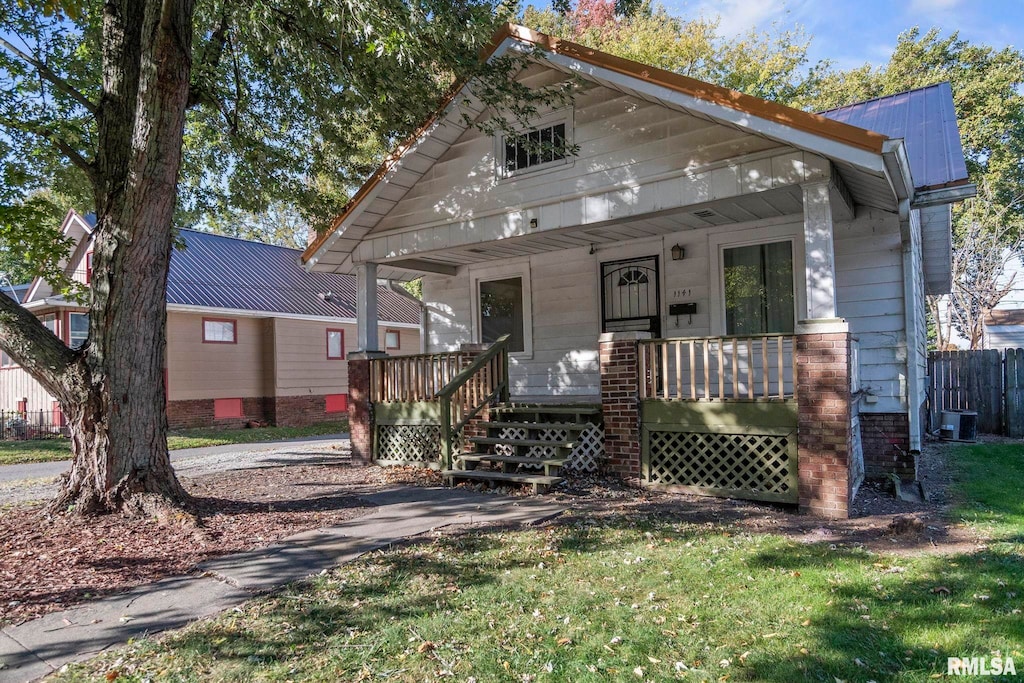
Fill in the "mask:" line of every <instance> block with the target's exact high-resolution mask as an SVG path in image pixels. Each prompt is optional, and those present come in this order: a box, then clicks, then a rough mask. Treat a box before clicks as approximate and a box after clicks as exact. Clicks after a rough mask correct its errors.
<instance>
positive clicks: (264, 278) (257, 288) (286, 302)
mask: <svg viewBox="0 0 1024 683" xmlns="http://www.w3.org/2000/svg"><path fill="white" fill-rule="evenodd" d="M179 234H180V236H181V239H182V241H183V242H184V244H185V248H184V249H178V248H175V249H174V251H173V252H172V253H171V268H170V272H169V273H168V278H167V303H168V304H179V305H183V306H201V307H208V308H226V309H233V310H242V311H261V312H270V313H283V314H290V315H314V316H326V317H332V318H355V317H356V309H355V302H356V278H355V276H352V275H338V274H334V273H308V272H306V271H305V270H303V269H302V268H301V267H300V266H299V265H298V263H299V255H300V254H301V252H300V251H299V250H297V249H288V248H286V247H278V246H274V245H271V244H264V243H262V242H253V241H250V240H243V239H238V238H234V237H225V236H224V235H215V234H213V233H208V232H200V231H197V230H181V231H180V233H179ZM327 292H331V293H333V294H335V296H334V297H331V301H325V300H324V299H323V298H321V297H320V296H319V295H320V294H325V293H327ZM377 302H378V315H379V318H380V320H381V321H383V322H396V323H407V324H418V323H419V309H418V307H417V306H416V305H415V304H414V303H412V302H411V301H408V300H407V299H405V298H404V297H401V296H399V295H398V294H395V293H394V292H392V291H390V290H388V289H386V288H383V287H378V289H377Z"/></svg>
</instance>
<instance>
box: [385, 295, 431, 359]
mask: <svg viewBox="0 0 1024 683" xmlns="http://www.w3.org/2000/svg"><path fill="white" fill-rule="evenodd" d="M388 289H390V290H391V291H392V292H394V293H395V294H397V295H399V296H401V297H404V298H405V299H408V300H409V301H411V302H413V303H414V304H416V306H417V307H419V309H420V353H426V352H427V305H426V304H425V303H423V302H422V301H420V300H419V299H417V298H416V297H414V296H413V295H412V294H410V293H409V292H407V291H406V289H405V287H403V286H402V285H401V284H399V283H398V282H395V281H394V280H388Z"/></svg>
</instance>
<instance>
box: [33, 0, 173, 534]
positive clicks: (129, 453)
mask: <svg viewBox="0 0 1024 683" xmlns="http://www.w3.org/2000/svg"><path fill="white" fill-rule="evenodd" d="M103 11H104V22H103V34H104V40H103V43H104V54H103V76H104V78H103V95H102V99H101V101H100V106H99V108H98V111H97V123H98V135H99V145H98V154H97V158H96V161H95V170H96V178H97V183H96V184H97V187H96V208H97V225H96V230H95V233H94V234H95V235H96V237H95V245H94V248H93V273H94V275H93V280H92V304H91V307H90V319H89V342H88V344H87V346H86V349H85V352H84V353H83V354H82V355H81V357H80V358H78V359H77V360H76V361H75V366H76V367H74V371H73V372H70V373H68V374H69V379H68V380H67V382H66V386H65V389H66V392H65V394H66V396H65V397H64V398H62V399H61V405H62V408H63V409H64V411H65V414H66V415H67V416H68V419H69V423H70V427H71V432H72V453H73V461H72V467H71V471H70V472H69V473H68V474H67V475H66V476H65V479H64V481H63V485H62V488H61V491H60V493H59V495H58V496H57V498H56V499H55V500H54V501H53V502H52V503H51V506H50V509H51V510H52V511H56V512H62V511H66V510H69V509H71V510H74V511H75V512H77V513H80V514H96V513H102V512H113V511H127V512H139V513H145V514H151V513H153V512H154V511H159V510H167V509H174V508H180V506H182V505H184V504H186V503H187V502H188V500H189V497H188V494H187V493H186V492H185V491H184V489H182V487H181V485H180V484H179V483H178V480H177V478H176V476H175V474H174V470H173V468H172V467H171V464H170V458H169V456H168V452H167V414H166V390H165V387H164V357H165V346H166V323H167V314H166V310H167V309H166V287H167V270H168V266H169V264H170V254H171V225H172V219H173V215H174V205H175V199H176V194H177V178H178V170H179V167H180V163H181V148H182V134H183V129H184V121H185V103H186V101H187V99H188V93H189V85H188V84H189V75H190V68H191V58H190V52H191V38H192V2H191V0H120V1H117V0H108V1H107V2H106V3H104V6H103Z"/></svg>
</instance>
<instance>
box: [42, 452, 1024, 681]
mask: <svg viewBox="0 0 1024 683" xmlns="http://www.w3.org/2000/svg"><path fill="white" fill-rule="evenodd" d="M979 453H980V454H978V455H977V457H973V458H971V459H966V458H965V459H962V460H961V461H960V462H961V463H962V468H961V471H960V473H959V476H960V479H959V480H958V482H957V485H958V486H960V487H962V488H963V489H964V490H968V491H970V490H973V489H972V487H973V486H974V483H975V482H977V481H978V480H979V479H983V478H985V476H987V475H986V468H987V466H988V465H989V464H990V463H989V461H988V459H987V458H986V456H985V451H984V448H982V450H981V451H979ZM1006 457H1008V458H1009V463H1010V466H1008V467H1005V468H1004V469H1003V471H1002V472H1001V476H1002V480H1003V484H1004V486H1005V487H1006V490H1007V491H1011V492H1012V491H1019V490H1020V489H1021V487H1022V485H1024V479H1019V478H1020V477H1024V466H1022V465H1024V463H1022V460H1024V446H1021V445H1016V446H1015V447H1013V448H1012V453H1011V454H1010V455H1008V456H1006ZM560 497H561V498H562V499H563V500H564V501H566V502H572V501H575V504H573V505H570V512H569V513H568V514H566V515H564V516H563V517H562V518H560V519H559V520H558V521H557V522H556V523H555V524H554V525H552V526H550V527H549V528H545V529H538V530H483V529H473V528H469V529H463V530H460V531H452V532H449V533H445V534H437V535H435V536H434V537H432V538H430V539H426V540H425V541H424V542H422V543H419V544H416V545H413V546H408V547H405V548H400V549H395V550H392V551H389V552H382V553H376V554H373V555H371V556H367V557H364V558H362V559H360V560H359V561H357V562H354V563H351V564H348V565H345V566H343V567H340V568H339V569H338V570H336V571H335V572H332V573H330V574H328V575H323V576H318V577H316V578H314V579H313V580H311V581H310V582H307V583H304V584H298V585H295V586H292V587H290V588H289V589H287V590H286V591H283V592H282V593H281V594H279V595H277V596H275V597H273V598H268V599H262V600H255V601H252V602H250V603H248V604H247V605H245V606H243V607H242V608H241V609H240V610H235V611H232V612H229V613H226V614H224V615H222V616H220V617H218V618H216V619H212V620H208V621H204V622H200V623H197V624H195V625H193V626H191V627H189V628H187V629H184V630H182V631H179V632H176V633H174V634H170V635H168V636H167V637H165V638H162V639H151V640H142V641H139V642H136V643H132V644H131V645H129V646H128V647H127V648H124V649H122V650H119V651H117V652H113V653H108V654H107V655H104V656H103V657H102V658H100V659H97V660H94V661H92V662H89V663H86V664H83V665H79V666H75V667H71V668H70V669H68V670H67V671H65V672H64V673H63V675H62V676H61V677H60V678H61V680H93V679H95V678H96V677H99V676H106V677H108V678H109V679H118V680H126V681H142V680H175V681H207V680H218V681H253V680H255V681H260V680H263V681H277V680H293V681H300V680H309V681H338V680H344V681H370V680H374V681H376V680H385V681H434V680H440V679H444V680H456V681H480V682H483V681H536V682H540V681H574V682H575V681H610V680H611V681H618V680H622V681H641V680H645V681H662V680H675V679H685V680H709V681H710V680H714V681H722V680H757V681H799V680H810V681H827V682H828V683H835V681H871V680H874V681H925V680H930V679H932V678H938V677H942V676H943V675H944V674H945V672H946V666H947V657H967V656H982V657H994V656H1002V657H1007V656H1009V657H1013V658H1014V659H1015V661H1016V662H1017V666H1018V668H1024V666H1022V665H1024V616H1022V609H1024V560H1022V550H1024V548H1022V546H1021V539H1020V535H1019V533H1018V534H1017V535H1016V536H1012V535H1005V534H1003V533H1000V535H999V536H997V537H991V538H988V539H986V538H982V537H980V536H978V535H977V534H978V533H979V532H983V531H984V530H983V529H981V528H980V527H978V526H977V525H975V523H974V522H971V521H970V520H968V525H967V526H965V527H957V528H956V530H944V529H942V528H941V526H940V524H941V523H939V522H938V520H937V519H935V518H934V517H933V516H932V515H933V514H934V511H933V510H929V509H925V510H923V511H922V512H921V513H920V514H919V515H914V516H910V515H885V516H882V517H879V518H874V519H871V518H862V519H860V520H851V521H849V522H841V523H824V522H821V521H815V520H811V519H808V518H801V517H796V516H793V515H791V514H790V513H788V512H784V511H781V510H778V509H775V508H770V507H764V508H761V509H760V514H758V511H757V510H756V509H755V508H753V507H749V506H747V505H746V504H736V503H729V502H727V501H709V502H707V503H703V504H702V502H701V501H700V500H697V499H694V498H692V497H669V496H657V495H640V494H636V493H634V492H630V491H627V490H624V489H621V490H620V489H615V488H614V487H608V488H602V487H601V486H600V485H597V484H595V485H594V486H592V487H591V495H590V496H589V497H588V496H585V495H583V493H582V491H577V492H573V491H572V490H570V491H568V492H564V493H563V494H561V495H560ZM972 509H974V510H975V511H976V512H978V513H981V512H983V513H984V514H985V515H987V517H986V523H987V524H996V523H998V524H999V525H1000V526H999V527H998V528H999V529H1003V528H1004V527H1005V526H1008V527H1010V528H1012V527H1013V526H1014V525H1015V524H1016V522H1015V521H1014V519H1013V515H1014V514H1015V512H1014V511H1015V510H1016V507H1015V503H1014V502H1013V501H1012V500H1011V497H1010V496H1007V495H999V496H996V497H995V498H989V499H988V500H987V502H982V501H977V500H971V499H968V498H962V499H961V500H960V501H959V507H957V508H956V510H955V511H954V512H953V513H952V514H954V515H955V516H961V515H962V514H963V511H964V510H972ZM993 520H995V521H993ZM886 521H887V522H888V523H886ZM1018 532H1019V530H1018ZM893 550H896V551H899V552H892V551H893ZM987 680H992V679H991V678H988V679H987Z"/></svg>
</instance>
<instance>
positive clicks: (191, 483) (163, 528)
mask: <svg viewBox="0 0 1024 683" xmlns="http://www.w3.org/2000/svg"><path fill="white" fill-rule="evenodd" d="M181 481H182V484H183V485H184V486H185V488H186V489H187V490H188V491H189V492H190V493H191V494H192V495H193V496H195V497H196V498H197V502H198V507H199V512H200V513H201V515H202V517H203V525H202V526H201V527H199V528H195V527H186V526H183V525H175V524H173V523H171V524H159V523H157V522H156V521H155V520H149V519H138V520H126V519H123V518H120V517H117V516H108V517H100V518H97V519H93V520H89V521H88V522H84V523H83V522H82V521H81V520H78V519H75V518H67V517H57V518H46V517H43V516H42V514H41V513H42V507H43V506H42V504H39V503H34V504H22V505H12V506H9V507H6V508H3V509H0V624H4V623H10V622H22V621H26V620H29V619H34V618H36V617H38V616H41V615H43V614H46V613H49V612H54V611H58V610H63V609H67V608H68V607H71V606H73V605H76V604H79V603H81V602H84V601H86V600H90V599H94V598H98V597H101V596H104V595H110V594H112V593H119V592H123V591H126V590H128V589H130V588H133V587H135V586H139V585H142V584H146V583H150V582H152V581H156V580H158V579H161V578H164V577H167V576H176V575H182V574H187V573H189V572H191V571H192V570H193V568H194V567H195V565H196V564H198V563H199V562H202V561H204V560H208V559H210V558H213V557H217V556H220V555H226V554H229V553H235V552H241V551H245V550H252V549H254V548H260V547H264V546H267V545H270V544H271V543H273V542H274V541H276V540H278V539H281V538H284V537H286V536H290V535H293V534H297V533H299V532H302V531H307V530H310V529H318V528H321V527H325V526H331V525H334V524H339V523H341V522H344V521H347V520H350V519H353V518H355V517H358V516H360V515H363V514H366V513H367V512H368V511H369V509H370V508H369V507H368V506H367V504H366V503H365V502H363V501H362V500H361V499H360V498H359V492H360V491H364V490H368V489H377V488H380V487H382V486H386V485H390V484H416V483H429V484H432V483H434V480H433V478H432V477H431V475H429V474H427V473H425V472H424V471H423V470H417V469H411V468H390V469H386V470H385V469H382V468H379V467H354V466H349V465H339V464H333V465H292V466H288V467H261V468H257V469H245V470H234V471H226V472H215V473H211V474H204V475H199V476H195V477H182V478H181Z"/></svg>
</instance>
